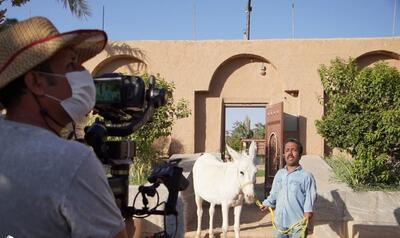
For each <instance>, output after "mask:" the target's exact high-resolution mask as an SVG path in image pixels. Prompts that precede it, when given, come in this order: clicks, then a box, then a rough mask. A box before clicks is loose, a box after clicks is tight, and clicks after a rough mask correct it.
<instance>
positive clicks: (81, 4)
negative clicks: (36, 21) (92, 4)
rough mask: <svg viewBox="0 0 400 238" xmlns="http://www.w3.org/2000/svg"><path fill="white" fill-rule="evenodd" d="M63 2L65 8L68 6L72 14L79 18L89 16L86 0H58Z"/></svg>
mask: <svg viewBox="0 0 400 238" xmlns="http://www.w3.org/2000/svg"><path fill="white" fill-rule="evenodd" d="M58 1H60V2H62V3H63V5H64V7H65V8H67V7H68V8H69V10H70V11H71V12H72V14H74V15H76V16H77V17H79V18H86V17H88V16H91V13H90V9H89V5H88V3H87V0H58Z"/></svg>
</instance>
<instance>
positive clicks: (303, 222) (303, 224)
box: [256, 199, 308, 238]
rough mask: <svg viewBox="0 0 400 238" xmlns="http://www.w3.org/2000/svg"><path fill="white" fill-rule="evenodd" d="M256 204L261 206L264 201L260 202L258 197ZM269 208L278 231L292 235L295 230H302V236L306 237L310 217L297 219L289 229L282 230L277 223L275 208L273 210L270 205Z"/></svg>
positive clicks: (301, 237)
mask: <svg viewBox="0 0 400 238" xmlns="http://www.w3.org/2000/svg"><path fill="white" fill-rule="evenodd" d="M256 205H257V206H258V207H259V208H261V207H262V206H263V205H262V203H261V202H260V200H258V199H256ZM268 209H269V212H270V213H271V221H272V226H273V227H274V229H275V230H276V231H278V232H279V233H281V234H285V235H290V234H293V233H294V231H295V230H300V232H301V236H300V238H304V237H305V235H306V229H307V225H308V219H306V218H302V219H300V220H299V221H297V222H296V223H294V224H292V225H291V226H290V227H289V228H288V229H286V230H281V229H279V228H278V227H277V226H276V224H275V214H274V210H272V208H270V207H268Z"/></svg>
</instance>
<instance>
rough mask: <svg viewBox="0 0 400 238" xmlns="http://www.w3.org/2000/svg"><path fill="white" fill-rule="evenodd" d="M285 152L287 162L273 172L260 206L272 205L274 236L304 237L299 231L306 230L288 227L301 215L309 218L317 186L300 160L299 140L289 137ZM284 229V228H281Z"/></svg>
mask: <svg viewBox="0 0 400 238" xmlns="http://www.w3.org/2000/svg"><path fill="white" fill-rule="evenodd" d="M284 153H285V161H286V166H285V167H284V168H283V169H280V170H279V171H278V172H277V173H276V175H275V178H274V182H273V183H272V188H271V192H270V195H269V196H268V198H267V199H265V200H264V201H263V203H262V206H261V207H260V209H261V210H262V211H266V210H267V209H268V208H269V207H270V208H273V209H275V212H274V213H275V225H276V228H277V229H274V231H273V237H274V238H299V237H305V235H306V234H302V232H306V231H304V230H302V229H300V228H294V229H291V230H290V231H287V230H288V229H289V228H290V227H292V225H293V224H296V223H297V222H298V221H300V220H302V219H307V221H309V220H310V219H311V217H312V215H313V207H314V202H315V198H316V190H317V189H316V184H315V179H314V177H313V175H312V174H311V173H309V172H307V171H305V170H304V169H303V168H302V167H301V165H300V164H299V161H300V158H301V155H302V153H303V146H302V145H301V143H300V142H299V141H298V140H296V139H289V140H288V141H287V142H286V144H285V148H284ZM285 230H286V231H287V232H283V231H285Z"/></svg>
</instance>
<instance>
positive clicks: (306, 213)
mask: <svg viewBox="0 0 400 238" xmlns="http://www.w3.org/2000/svg"><path fill="white" fill-rule="evenodd" d="M312 216H313V213H312V212H304V218H305V219H307V220H311V218H312Z"/></svg>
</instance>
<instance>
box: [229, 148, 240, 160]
mask: <svg viewBox="0 0 400 238" xmlns="http://www.w3.org/2000/svg"><path fill="white" fill-rule="evenodd" d="M226 149H227V150H228V153H229V155H230V156H231V157H232V159H233V161H237V160H240V159H241V158H242V156H241V154H240V153H238V152H236V151H235V150H234V149H232V148H231V147H229V145H226Z"/></svg>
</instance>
